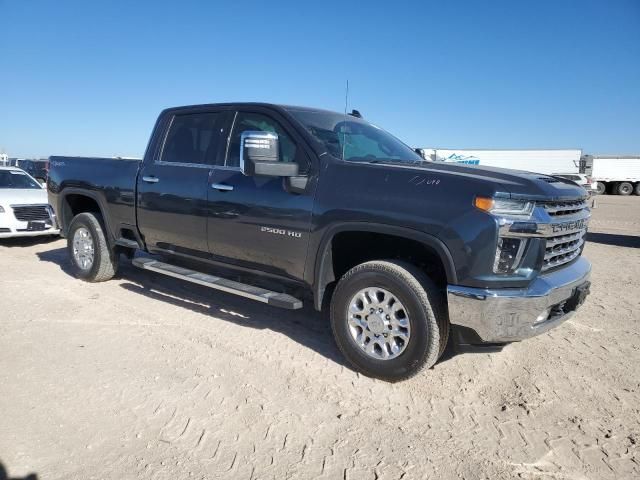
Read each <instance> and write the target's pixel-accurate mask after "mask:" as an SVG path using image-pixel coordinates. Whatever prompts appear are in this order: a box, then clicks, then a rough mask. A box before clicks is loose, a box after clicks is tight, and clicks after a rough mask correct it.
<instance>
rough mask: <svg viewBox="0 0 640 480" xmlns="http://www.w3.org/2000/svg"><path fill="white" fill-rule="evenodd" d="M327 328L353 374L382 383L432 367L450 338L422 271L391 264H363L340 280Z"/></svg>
mask: <svg viewBox="0 0 640 480" xmlns="http://www.w3.org/2000/svg"><path fill="white" fill-rule="evenodd" d="M331 327H332V330H333V334H334V337H335V340H336V343H337V344H338V348H340V350H341V351H342V353H343V354H344V356H345V357H346V358H347V360H348V361H349V362H350V363H351V364H352V365H353V366H354V367H355V368H356V369H357V370H358V371H360V372H362V373H364V374H365V375H368V376H371V377H376V378H380V379H383V380H387V381H398V380H403V379H406V378H409V377H411V376H413V375H415V374H416V373H418V372H419V371H420V370H421V369H422V368H425V367H426V368H429V367H431V366H432V365H433V364H434V363H435V362H436V361H437V360H438V358H439V357H440V355H441V354H442V352H443V351H444V348H445V347H446V342H447V339H448V336H449V323H448V319H447V314H446V308H445V304H444V297H443V295H442V293H441V292H440V291H439V290H438V288H437V287H436V286H435V284H434V283H433V282H432V281H431V280H430V279H429V278H428V277H427V276H426V275H425V274H424V273H423V272H422V271H421V270H419V269H418V268H416V267H415V266H413V265H410V264H407V263H403V262H396V261H372V262H366V263H363V264H361V265H358V266H356V267H354V268H352V269H351V270H350V271H349V272H347V273H346V274H345V275H344V276H343V277H342V279H341V280H340V282H339V283H338V285H337V287H336V289H335V292H334V294H333V297H332V299H331Z"/></svg>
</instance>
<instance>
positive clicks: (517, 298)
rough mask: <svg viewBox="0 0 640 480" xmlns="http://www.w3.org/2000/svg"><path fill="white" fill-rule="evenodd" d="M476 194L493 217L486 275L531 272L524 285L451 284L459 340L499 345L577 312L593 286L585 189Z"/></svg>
mask: <svg viewBox="0 0 640 480" xmlns="http://www.w3.org/2000/svg"><path fill="white" fill-rule="evenodd" d="M513 197H514V196H512V195H510V194H503V195H500V194H498V195H496V196H495V197H493V198H484V197H477V198H476V199H475V200H474V204H475V207H476V208H478V209H479V210H481V211H483V212H484V213H485V214H486V215H487V219H488V220H489V221H492V222H495V232H496V234H497V235H496V236H497V238H496V239H495V240H496V241H495V253H494V254H493V257H492V258H491V259H489V261H488V262H486V263H485V265H487V268H491V272H490V273H489V274H488V275H487V278H492V279H496V278H505V279H506V278H514V277H517V276H520V277H522V278H527V279H528V282H527V283H526V284H520V285H519V286H517V287H515V286H509V285H506V284H505V285H506V286H501V287H498V288H496V287H494V286H493V285H490V286H486V287H483V286H464V285H449V286H448V287H447V300H448V306H449V318H450V321H451V324H452V326H453V327H454V330H455V332H456V333H455V334H456V336H457V342H458V344H459V345H461V346H465V345H474V346H479V345H480V346H489V347H491V346H497V347H499V346H501V345H503V344H505V343H509V342H514V341H519V340H523V339H526V338H529V337H532V336H535V335H539V334H541V333H543V332H546V331H548V330H550V329H551V328H554V327H556V326H558V325H560V324H561V323H562V322H564V321H566V320H568V319H569V318H571V316H572V315H573V314H574V313H575V312H576V310H577V309H578V308H579V307H580V306H581V305H582V304H583V302H584V301H585V298H586V297H587V295H588V294H589V287H590V281H589V279H590V273H591V264H590V263H589V261H588V260H587V259H586V258H584V257H582V250H583V248H584V244H585V240H586V233H587V226H588V222H589V218H590V215H591V214H590V211H589V208H588V204H587V200H586V198H585V197H584V196H577V197H574V198H569V199H567V198H563V199H553V200H551V199H550V200H539V199H537V200H527V199H526V198H523V197H522V196H516V198H513Z"/></svg>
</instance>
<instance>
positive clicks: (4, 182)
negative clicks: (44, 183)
mask: <svg viewBox="0 0 640 480" xmlns="http://www.w3.org/2000/svg"><path fill="white" fill-rule="evenodd" d="M0 188H33V189H41V188H42V187H41V186H40V184H39V183H38V182H36V181H35V180H34V179H33V178H31V177H30V176H29V175H27V174H26V173H24V172H21V171H20V170H0Z"/></svg>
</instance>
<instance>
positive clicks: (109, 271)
mask: <svg viewBox="0 0 640 480" xmlns="http://www.w3.org/2000/svg"><path fill="white" fill-rule="evenodd" d="M67 251H68V252H69V257H70V259H71V266H72V269H73V273H74V275H75V276H76V277H77V278H81V279H82V280H85V281H87V282H104V281H105V280H110V279H111V278H113V276H114V275H115V274H116V271H117V270H118V257H117V255H116V254H115V252H114V251H112V250H111V249H110V248H109V244H108V243H107V239H106V237H105V234H104V228H103V227H102V217H101V216H100V214H98V213H91V212H84V213H80V214H78V215H76V216H75V217H74V218H73V220H72V221H71V225H70V226H69V232H68V235H67Z"/></svg>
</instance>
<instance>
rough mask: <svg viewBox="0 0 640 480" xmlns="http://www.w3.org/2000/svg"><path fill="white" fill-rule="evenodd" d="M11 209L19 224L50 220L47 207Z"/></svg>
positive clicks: (34, 206) (20, 206)
mask: <svg viewBox="0 0 640 480" xmlns="http://www.w3.org/2000/svg"><path fill="white" fill-rule="evenodd" d="M11 208H12V209H13V214H14V215H15V217H16V219H18V220H20V221H21V222H33V221H43V220H51V217H50V216H49V208H48V206H47V205H12V206H11Z"/></svg>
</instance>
